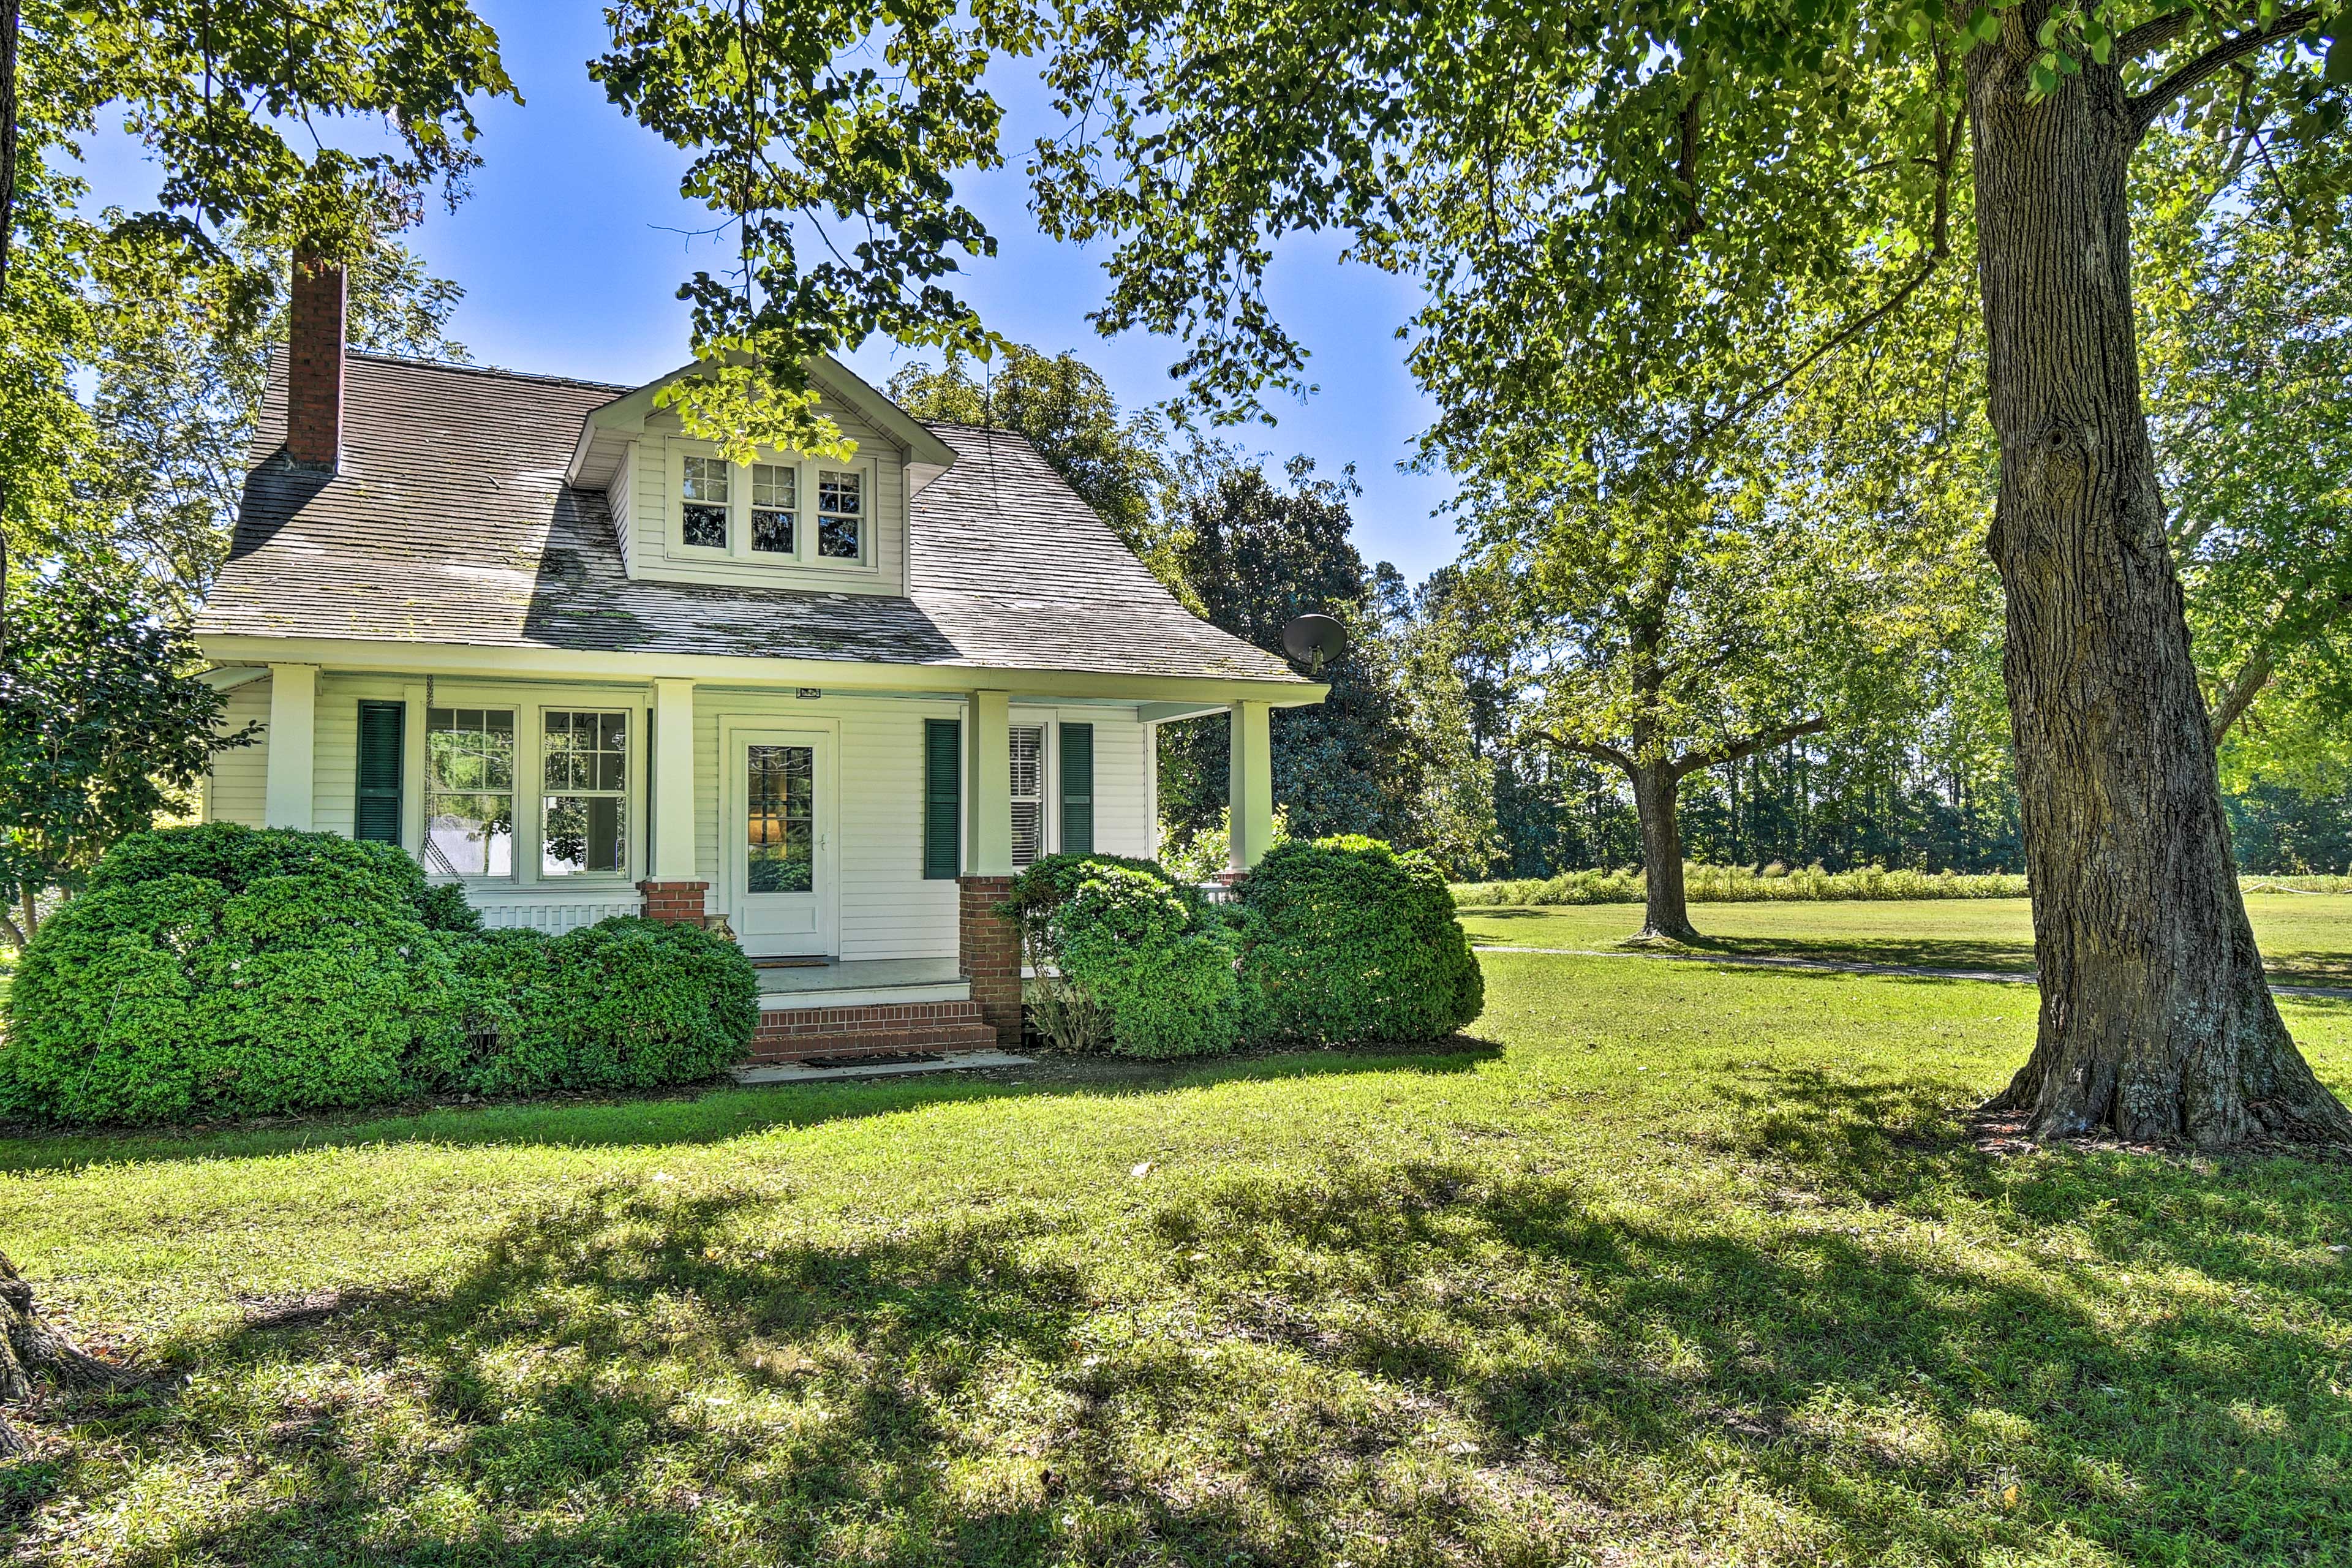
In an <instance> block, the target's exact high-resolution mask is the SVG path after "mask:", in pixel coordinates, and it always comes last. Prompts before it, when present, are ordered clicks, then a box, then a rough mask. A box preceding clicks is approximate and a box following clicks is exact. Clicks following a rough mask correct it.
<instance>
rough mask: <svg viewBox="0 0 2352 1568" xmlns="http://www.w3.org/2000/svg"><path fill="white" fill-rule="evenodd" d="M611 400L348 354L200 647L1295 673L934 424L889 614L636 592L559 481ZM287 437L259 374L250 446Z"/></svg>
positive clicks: (245, 544)
mask: <svg viewBox="0 0 2352 1568" xmlns="http://www.w3.org/2000/svg"><path fill="white" fill-rule="evenodd" d="M628 390H629V389H628V388H626V387H619V386H612V385H607V384H602V383H597V382H584V381H566V380H561V379H558V378H555V377H551V376H537V375H523V374H516V373H513V372H509V371H498V370H484V369H478V368H475V367H473V366H467V365H448V364H438V363H425V362H420V361H415V360H400V359H391V358H386V357H383V356H379V355H373V354H357V353H355V354H352V355H351V356H350V358H349V360H348V362H347V364H346V369H345V380H344V416H343V450H344V453H345V461H344V463H343V465H342V468H341V471H340V472H338V473H336V474H334V475H332V476H327V475H322V474H320V473H317V472H310V471H304V470H301V469H298V468H293V467H292V466H290V465H289V464H287V463H286V462H285V461H284V460H283V458H281V457H277V456H270V457H267V458H264V460H263V461H262V462H261V463H260V464H259V465H258V466H257V468H255V469H254V471H253V472H252V474H250V475H249V476H248V477H247V482H246V491H245V503H244V506H243V508H242V510H241V511H240V513H239V516H238V519H237V527H236V537H235V539H234V541H233V542H232V543H231V546H230V550H229V558H228V563H227V564H226V566H224V567H223V568H222V570H221V574H220V578H219V581H218V583H217V584H215V587H214V590H213V593H212V595H211V597H210V599H209V600H208V601H207V602H206V604H205V608H204V611H203V613H202V614H201V615H200V616H198V618H197V622H196V631H197V633H198V635H199V636H244V637H321V638H335V639H343V638H354V639H361V640H369V641H387V642H430V643H460V644H468V645H473V646H478V647H538V648H561V649H569V650H577V651H582V652H643V653H659V654H724V655H735V656H751V657H754V658H803V659H847V660H859V661H865V662H874V663H887V664H910V665H937V666H942V667H948V668H958V667H961V668H981V669H1040V670H1059V671H1087V672H1095V673H1102V674H1115V675H1116V674H1124V675H1150V676H1179V677H1194V678H1206V679H1225V680H1236V679H1238V680H1284V681H1297V680H1298V679H1299V677H1298V676H1297V673H1296V672H1295V671H1293V670H1292V669H1291V668H1290V667H1289V666H1288V665H1286V664H1285V663H1284V662H1283V661H1282V660H1281V659H1279V658H1276V657H1275V656H1273V655H1271V654H1269V653H1266V652H1265V650H1263V649H1261V648H1258V647H1254V646H1252V645H1250V644H1248V643H1245V642H1243V641H1242V640H1241V639H1239V638H1238V637H1233V636H1231V635H1229V634H1227V633H1225V632H1223V631H1220V630H1218V629H1217V628H1216V627H1214V626H1210V625H1209V624H1207V623H1206V622H1204V621H1202V620H1201V619H1200V618H1199V617H1197V616H1193V615H1192V613H1191V612H1189V611H1187V610H1186V609H1185V608H1184V607H1183V606H1182V605H1179V604H1178V603H1177V602H1176V601H1175V599H1174V598H1173V597H1171V595H1169V593H1168V591H1167V590H1166V589H1165V588H1163V587H1162V586H1161V585H1160V583H1159V582H1158V580H1156V579H1155V578H1154V577H1153V576H1152V575H1151V574H1150V572H1148V571H1146V570H1145V569H1144V567H1143V564H1142V563H1140V562H1139V561H1137V560H1136V558H1135V557H1134V555H1133V554H1132V553H1130V552H1129V551H1128V550H1127V549H1126V547H1125V546H1123V545H1122V544H1120V543H1119V542H1118V537H1117V536H1116V535H1115V534H1113V533H1112V532H1111V531H1110V530H1109V528H1108V526H1106V525H1105V524H1104V522H1103V521H1102V520H1101V519H1100V518H1098V517H1097V516H1096V515H1095V513H1094V511H1093V510H1091V509H1090V508H1088V507H1087V504H1086V503H1085V502H1084V501H1081V500H1079V499H1078V498H1077V496H1076V494H1075V493H1073V492H1072V490H1071V489H1070V488H1069V486H1068V485H1066V484H1065V483H1064V482H1063V481H1062V479H1061V477H1060V476H1059V475H1057V474H1055V472H1054V470H1053V469H1052V468H1048V467H1047V466H1046V464H1045V459H1044V458H1041V457H1040V456H1039V455H1038V453H1037V450H1036V448H1035V447H1033V446H1031V445H1030V443H1029V442H1028V440H1027V439H1026V438H1025V437H1021V436H1016V435H1012V434H1009V433H1007V432H1005V431H1003V430H983V429H979V428H975V427H972V426H961V425H933V426H930V428H931V429H933V430H934V431H935V432H937V434H938V435H939V436H940V438H941V439H942V440H944V441H946V442H947V443H948V445H949V446H950V447H952V448H953V449H954V451H955V454H956V461H955V464H954V466H953V467H952V468H950V469H949V470H948V471H947V473H946V474H945V475H944V476H942V477H941V478H940V479H936V480H934V481H933V482H932V483H931V484H930V485H929V487H927V488H926V489H924V490H923V491H922V493H920V494H919V495H918V496H917V497H916V498H915V500H914V504H913V509H912V516H911V518H910V520H909V539H908V578H909V584H908V585H909V593H908V596H907V597H906V598H903V599H902V598H896V597H887V596H881V595H854V594H830V593H811V592H805V591H797V590H790V589H782V588H775V589H756V588H740V587H732V586H719V585H701V584H677V583H654V582H646V581H643V580H638V581H632V580H631V579H630V578H629V576H628V574H626V573H625V571H624V570H623V567H622V563H621V552H620V549H619V545H618V542H617V541H616V540H615V538H614V528H613V520H612V517H611V514H610V513H609V512H607V511H606V510H605V505H604V495H603V494H602V493H601V492H598V491H593V490H580V489H573V488H572V487H571V486H570V485H568V484H566V483H565V482H564V479H563V474H564V467H565V464H566V462H567V460H568V459H569V458H570V457H571V455H572V447H573V443H574V442H575V440H576V439H577V438H578V437H579V434H580V429H581V423H582V421H583V419H584V418H585V417H586V416H587V415H588V413H589V411H590V410H592V409H594V408H596V407H598V406H599V405H603V404H605V403H608V402H610V401H612V400H613V399H614V397H615V396H617V395H621V394H623V393H625V392H627V391H628ZM285 423H286V400H285V387H284V384H283V381H282V379H281V378H279V377H275V376H273V378H272V382H271V386H270V389H269V395H268V399H267V400H266V402H265V405H264V407H263V411H262V416H261V421H260V428H259V430H258V432H257V440H256V446H255V450H256V451H257V453H262V454H277V453H278V447H279V444H280V442H281V441H282V439H283V436H284V432H285Z"/></svg>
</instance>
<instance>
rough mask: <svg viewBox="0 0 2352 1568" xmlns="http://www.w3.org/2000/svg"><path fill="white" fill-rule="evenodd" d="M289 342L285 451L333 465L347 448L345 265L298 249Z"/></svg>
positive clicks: (318, 464) (307, 460)
mask: <svg viewBox="0 0 2352 1568" xmlns="http://www.w3.org/2000/svg"><path fill="white" fill-rule="evenodd" d="M292 316H293V322H292V328H291V331H289V342H288V345H287V356H286V363H287V385H286V455H287V456H288V457H289V458H293V459H294V460H295V461H296V462H298V463H301V464H305V465H307V466H309V467H311V468H334V467H335V466H336V465H337V464H338V463H339V462H340V461H341V458H342V454H343V268H342V266H341V263H339V262H333V261H321V260H320V259H319V258H316V257H314V256H306V255H304V254H303V253H302V252H301V251H299V250H298V251H296V252H295V253H294V299H293V310H292Z"/></svg>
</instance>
